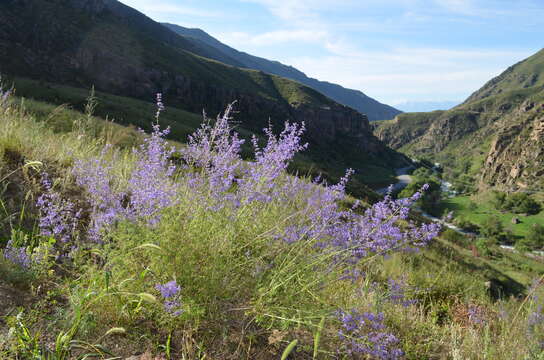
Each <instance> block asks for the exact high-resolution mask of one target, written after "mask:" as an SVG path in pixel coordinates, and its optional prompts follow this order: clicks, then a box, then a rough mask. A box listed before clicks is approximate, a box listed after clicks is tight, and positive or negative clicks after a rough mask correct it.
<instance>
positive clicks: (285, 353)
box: [281, 339, 298, 360]
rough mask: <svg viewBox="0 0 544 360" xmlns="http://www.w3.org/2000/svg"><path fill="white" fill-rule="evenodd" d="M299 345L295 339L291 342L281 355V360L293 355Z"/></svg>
mask: <svg viewBox="0 0 544 360" xmlns="http://www.w3.org/2000/svg"><path fill="white" fill-rule="evenodd" d="M297 344H298V340H296V339H295V340H293V341H291V343H290V344H289V345H288V346H287V347H286V348H285V350H284V351H283V354H282V355H281V360H286V359H287V357H288V356H289V354H291V352H292V351H293V350H294V349H295V347H296V346H297Z"/></svg>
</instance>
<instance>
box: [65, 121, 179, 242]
mask: <svg viewBox="0 0 544 360" xmlns="http://www.w3.org/2000/svg"><path fill="white" fill-rule="evenodd" d="M168 132H169V129H165V130H163V131H161V129H160V127H159V125H157V124H155V125H154V126H153V133H152V134H151V136H150V137H149V138H146V139H145V140H144V143H143V144H142V145H141V146H140V147H139V148H138V149H136V150H134V154H135V157H136V163H135V166H134V168H133V169H132V172H131V173H130V175H129V180H128V185H127V188H126V189H120V188H116V186H115V175H114V174H113V165H112V162H111V161H107V160H106V158H105V156H106V152H107V151H108V149H109V147H105V148H104V150H103V151H102V153H101V155H100V156H99V157H98V158H94V159H90V160H78V161H76V163H75V166H74V168H73V172H74V174H75V176H76V183H77V184H78V185H79V186H81V187H83V188H84V189H85V190H86V193H87V201H88V202H89V204H90V206H91V209H90V219H91V221H90V226H89V231H88V236H89V239H90V240H92V241H97V242H98V241H100V240H101V238H102V235H103V233H104V231H105V230H106V229H108V228H111V227H112V226H113V225H114V224H115V223H116V222H118V221H121V220H130V221H138V220H145V221H146V222H147V223H148V224H149V225H154V224H156V223H157V222H158V221H159V220H160V211H161V210H162V209H164V208H166V207H169V206H172V205H174V204H175V202H176V200H175V199H176V195H177V184H176V183H175V181H174V180H173V174H174V172H175V169H176V168H175V166H174V165H172V164H171V162H170V161H169V158H170V156H171V155H172V153H173V152H174V150H173V149H170V148H167V144H166V140H164V137H165V136H166V135H167V134H168Z"/></svg>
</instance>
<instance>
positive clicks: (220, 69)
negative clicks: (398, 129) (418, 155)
mask: <svg viewBox="0 0 544 360" xmlns="http://www.w3.org/2000/svg"><path fill="white" fill-rule="evenodd" d="M0 23H1V24H2V26H1V27H0V73H2V74H4V75H6V74H7V75H10V76H12V77H23V78H30V79H33V80H35V81H37V82H36V83H35V84H34V85H33V86H29V87H26V92H25V96H30V97H36V98H38V99H40V98H43V97H44V96H45V95H44V94H45V93H48V94H50V93H51V91H50V90H51V88H52V87H53V85H49V84H59V85H64V86H72V87H77V88H83V89H87V90H88V89H90V87H91V86H95V87H96V89H97V90H98V91H101V92H103V93H108V94H113V95H118V96H123V97H131V98H136V99H140V100H145V101H152V100H153V98H154V94H155V93H156V92H162V93H163V95H164V99H165V102H166V103H167V104H168V105H169V106H172V107H176V108H179V109H182V110H185V111H188V112H190V113H195V114H201V113H202V111H203V110H206V111H207V113H208V114H210V115H211V116H213V117H214V116H215V115H216V114H217V113H219V112H220V111H222V110H223V109H224V108H225V107H226V105H227V104H228V103H230V102H232V101H235V100H236V101H237V104H236V110H237V114H236V120H237V121H238V122H239V125H238V128H239V129H240V131H241V132H244V133H251V132H256V133H262V129H263V128H264V127H266V126H268V124H269V122H270V123H271V124H273V125H274V127H275V128H276V129H278V128H280V127H282V126H283V123H284V122H285V121H286V120H290V121H294V122H305V124H306V127H307V133H306V134H307V139H306V140H307V141H308V142H310V144H311V147H310V149H311V150H310V151H309V152H308V153H306V154H305V155H304V156H305V161H299V167H298V168H297V170H299V171H301V172H302V173H316V172H323V173H324V175H325V176H328V177H330V178H331V179H338V178H339V177H340V176H342V174H343V173H344V171H345V169H346V168H349V167H352V168H354V169H356V170H358V174H359V175H357V177H356V181H355V182H356V183H357V181H364V182H366V183H372V182H383V181H389V179H390V176H391V175H392V174H393V172H392V169H393V168H394V167H395V166H396V164H397V163H399V162H402V161H403V157H402V156H401V155H400V154H398V153H396V152H394V151H392V150H390V149H389V148H387V147H386V146H385V145H384V144H383V143H382V142H380V141H379V140H378V139H377V138H376V137H375V136H374V135H373V134H372V131H371V129H370V125H369V122H368V119H367V118H366V116H364V115H362V114H360V113H359V112H357V111H355V110H353V109H351V108H350V107H347V106H344V105H341V104H338V103H336V102H334V101H333V100H331V99H330V98H328V97H326V96H324V95H322V94H321V93H319V92H318V91H316V90H314V89H312V88H310V87H307V86H305V85H303V84H301V83H299V82H296V81H292V80H289V79H286V78H283V77H280V76H276V75H271V74H268V73H265V72H263V71H258V70H250V69H241V68H239V67H236V66H231V65H227V64H224V63H222V62H220V61H219V60H213V59H210V57H212V55H213V54H212V53H214V52H215V50H214V48H212V47H211V46H208V45H206V44H204V43H197V42H195V41H192V40H189V39H188V38H185V37H183V36H180V35H178V34H176V33H174V32H172V31H170V30H169V29H167V28H166V27H164V26H162V25H161V24H159V23H156V22H154V21H153V20H151V19H150V18H148V17H146V16H145V15H143V14H141V13H139V12H138V11H136V10H134V9H132V8H130V7H128V6H126V5H124V4H122V3H120V2H118V1H115V0H5V1H2V2H0ZM222 60H223V61H225V62H227V61H232V60H229V59H227V58H226V57H225V58H223V59H222ZM54 89H56V88H54V87H53V90H54ZM55 94H56V95H55V96H50V95H47V100H48V101H52V102H56V103H65V102H69V101H67V99H69V98H70V94H69V93H68V92H67V91H64V90H63V91H60V90H58V91H55ZM125 103H126V104H129V102H128V101H127V102H124V101H123V104H125ZM123 104H119V106H122V105H123ZM127 106H128V105H127ZM120 110H121V109H119V108H117V109H116V112H117V113H120V112H121V111H120ZM127 111H128V109H127ZM127 121H128V122H130V121H131V120H130V119H127ZM180 121H183V119H180ZM181 140H183V139H181ZM363 174H365V175H363Z"/></svg>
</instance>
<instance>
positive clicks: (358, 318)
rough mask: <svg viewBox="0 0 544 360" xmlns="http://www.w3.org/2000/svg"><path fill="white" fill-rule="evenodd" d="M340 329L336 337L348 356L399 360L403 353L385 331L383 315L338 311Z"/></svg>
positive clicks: (395, 341) (395, 339)
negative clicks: (368, 356)
mask: <svg viewBox="0 0 544 360" xmlns="http://www.w3.org/2000/svg"><path fill="white" fill-rule="evenodd" d="M337 316H338V319H339V320H340V323H341V329H340V330H339V331H338V337H339V339H340V340H341V341H342V345H343V346H342V348H343V350H344V351H345V352H346V353H347V354H349V355H370V356H372V357H374V358H377V359H400V358H401V357H403V356H404V352H403V351H402V350H401V349H399V348H398V345H399V342H400V341H399V340H398V339H397V338H396V337H395V336H394V335H393V334H391V333H389V332H388V331H387V328H386V326H385V325H384V323H383V322H384V314H383V313H378V314H374V313H371V312H364V313H362V314H361V313H359V312H357V311H356V310H352V311H351V312H344V311H339V312H338V314H337Z"/></svg>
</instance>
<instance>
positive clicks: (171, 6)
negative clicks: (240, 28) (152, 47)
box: [121, 0, 223, 21]
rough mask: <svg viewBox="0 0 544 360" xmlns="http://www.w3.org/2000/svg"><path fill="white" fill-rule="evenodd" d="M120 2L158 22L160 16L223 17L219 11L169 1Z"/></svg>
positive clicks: (131, 0) (136, 0) (138, 0)
mask: <svg viewBox="0 0 544 360" xmlns="http://www.w3.org/2000/svg"><path fill="white" fill-rule="evenodd" d="M121 2H122V3H124V4H125V5H128V6H130V7H133V8H135V9H137V10H138V11H141V12H143V13H144V14H146V15H148V16H151V17H153V18H155V19H156V20H159V21H160V20H161V16H164V15H167V16H175V15H177V16H180V15H181V16H195V17H202V18H209V17H212V18H216V17H221V16H223V14H222V13H221V12H219V11H208V10H202V9H201V8H198V7H190V6H186V5H179V3H175V2H171V1H160V0H155V1H153V2H151V1H149V0H121Z"/></svg>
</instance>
